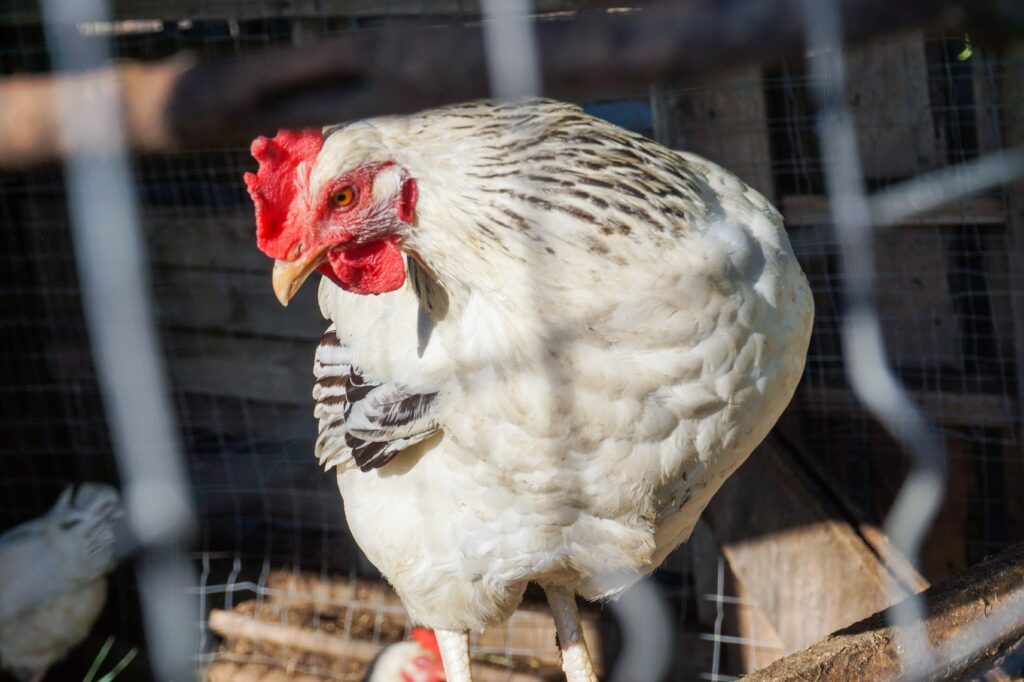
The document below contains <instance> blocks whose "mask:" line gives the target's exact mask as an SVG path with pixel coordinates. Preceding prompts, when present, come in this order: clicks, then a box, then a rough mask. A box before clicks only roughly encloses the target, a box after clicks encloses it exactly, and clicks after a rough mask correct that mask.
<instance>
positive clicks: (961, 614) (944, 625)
mask: <svg viewBox="0 0 1024 682" xmlns="http://www.w3.org/2000/svg"><path fill="white" fill-rule="evenodd" d="M922 596H923V597H924V599H925V604H926V608H927V615H926V617H925V628H926V630H927V633H928V639H929V642H930V645H931V647H932V649H933V651H934V652H935V657H936V666H935V668H934V669H933V670H931V671H930V672H929V674H928V675H927V677H926V678H925V679H928V680H936V681H937V680H952V679H968V678H970V679H976V678H975V677H974V675H977V674H979V673H983V672H986V671H987V670H989V669H990V668H991V667H992V665H993V664H994V663H995V662H997V661H998V660H999V659H1000V658H1001V657H1003V656H1004V655H1005V654H1006V652H1008V651H1009V650H1011V649H1013V648H1015V647H1016V646H1019V643H1020V641H1021V639H1022V638H1024V543H1020V544H1017V545H1014V546H1012V547H1010V548H1008V549H1006V550H1004V551H1003V552H1001V553H1000V554H999V555H997V556H995V557H992V558H990V559H988V560H986V561H984V562H982V563H980V564H978V565H977V566H974V567H973V568H970V569H968V570H966V571H964V572H963V573H961V574H960V575H958V576H957V577H955V578H953V579H951V580H949V581H947V582H944V583H942V584H940V585H937V586H935V587H933V588H931V589H929V590H927V591H925V592H924V593H923V595H922ZM906 636H907V632H906V629H905V628H892V627H890V626H889V625H888V624H887V622H886V619H885V614H884V613H876V614H874V615H872V616H871V617H869V618H866V619H864V620H862V621H860V622H858V623H856V624H854V625H851V626H850V627H848V628H845V629H843V630H840V631H838V632H836V633H834V634H832V635H830V636H829V637H827V638H826V639H824V640H823V641H821V642H818V643H817V644H814V645H813V646H811V647H808V648H806V649H804V650H803V651H800V652H799V653H796V654H793V655H792V656H788V657H786V658H784V659H781V660H779V661H776V662H775V663H773V664H772V665H770V666H768V667H767V668H764V669H762V670H759V671H757V672H755V673H753V674H752V675H750V676H748V677H746V678H744V679H745V680H749V682H816V681H818V680H820V681H822V682H824V681H825V680H855V679H856V680H891V679H898V678H900V676H901V672H902V662H901V660H900V641H901V639H902V638H903V637H906Z"/></svg>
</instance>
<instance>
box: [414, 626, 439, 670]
mask: <svg viewBox="0 0 1024 682" xmlns="http://www.w3.org/2000/svg"><path fill="white" fill-rule="evenodd" d="M409 636H410V637H412V638H413V639H414V640H416V642H417V643H419V645H420V646H421V647H423V648H424V649H426V650H427V651H431V652H433V654H434V655H435V656H437V660H438V662H441V661H442V659H441V646H440V645H439V644H438V643H437V636H436V635H435V634H434V631H433V630H427V629H426V628H413V629H412V632H410V633H409Z"/></svg>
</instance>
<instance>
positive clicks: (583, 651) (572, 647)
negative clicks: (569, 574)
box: [544, 586, 597, 682]
mask: <svg viewBox="0 0 1024 682" xmlns="http://www.w3.org/2000/svg"><path fill="white" fill-rule="evenodd" d="M544 593H545V594H546V595H547V597H548V604H549V605H550V606H551V613H552V615H554V617H555V630H556V631H557V632H558V646H559V648H561V650H562V671H563V672H564V673H565V680H566V682H597V675H595V674H594V665H593V663H591V662H590V652H589V651H587V643H586V641H585V640H584V639H583V628H582V627H581V626H580V613H579V611H578V610H577V609H576V595H575V594H574V593H573V592H572V590H568V589H566V588H564V587H552V586H545V587H544Z"/></svg>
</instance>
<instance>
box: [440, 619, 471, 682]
mask: <svg viewBox="0 0 1024 682" xmlns="http://www.w3.org/2000/svg"><path fill="white" fill-rule="evenodd" d="M434 634H435V635H437V645H438V647H439V648H440V649H441V662H442V663H444V674H445V677H446V679H447V680H448V682H473V676H472V674H471V673H470V670H469V633H468V632H465V631H462V632H458V631H456V630H434Z"/></svg>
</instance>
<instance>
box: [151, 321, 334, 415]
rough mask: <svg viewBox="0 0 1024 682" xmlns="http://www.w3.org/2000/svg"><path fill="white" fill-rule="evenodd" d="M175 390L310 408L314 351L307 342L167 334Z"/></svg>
mask: <svg viewBox="0 0 1024 682" xmlns="http://www.w3.org/2000/svg"><path fill="white" fill-rule="evenodd" d="M164 341H165V343H166V349H167V365H168V369H169V370H170V374H171V379H172V386H173V387H174V389H175V390H178V391H184V392H191V393H200V394H204V395H210V396H227V397H232V398H245V399H248V400H256V401H263V402H273V403H287V404H292V405H300V406H309V405H311V404H312V398H311V397H310V392H311V391H312V389H313V353H314V350H315V349H314V348H313V347H311V346H310V344H309V342H308V341H288V340H278V339H260V338H244V337H232V336H229V335H217V334H213V333H188V332H170V333H167V334H165V335H164Z"/></svg>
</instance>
